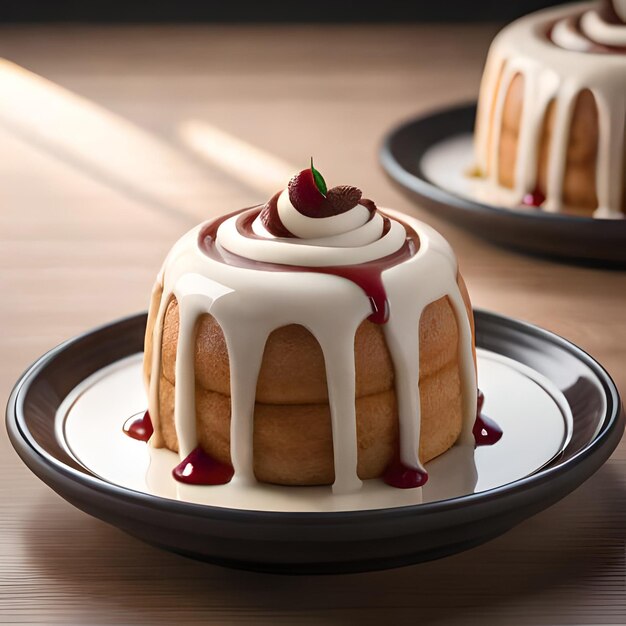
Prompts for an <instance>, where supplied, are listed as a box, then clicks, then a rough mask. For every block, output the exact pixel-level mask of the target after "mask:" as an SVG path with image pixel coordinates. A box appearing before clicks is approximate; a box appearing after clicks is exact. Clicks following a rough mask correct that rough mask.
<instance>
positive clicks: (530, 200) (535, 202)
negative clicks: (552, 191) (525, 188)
mask: <svg viewBox="0 0 626 626" xmlns="http://www.w3.org/2000/svg"><path fill="white" fill-rule="evenodd" d="M545 201H546V196H545V194H544V193H543V192H541V191H540V190H539V189H535V190H534V191H532V192H531V193H527V194H526V195H525V196H524V199H523V200H522V204H523V205H524V206H532V207H537V208H539V207H540V206H542V205H543V203H544V202H545Z"/></svg>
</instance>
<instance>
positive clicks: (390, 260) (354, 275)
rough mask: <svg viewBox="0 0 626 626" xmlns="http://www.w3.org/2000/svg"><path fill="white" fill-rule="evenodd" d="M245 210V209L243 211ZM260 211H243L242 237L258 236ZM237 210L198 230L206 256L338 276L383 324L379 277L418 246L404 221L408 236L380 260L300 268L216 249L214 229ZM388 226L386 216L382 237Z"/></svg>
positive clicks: (382, 290)
mask: <svg viewBox="0 0 626 626" xmlns="http://www.w3.org/2000/svg"><path fill="white" fill-rule="evenodd" d="M245 210H246V209H244V211H245ZM260 210H261V209H259V210H257V211H252V212H251V213H249V214H247V215H245V214H244V215H242V216H241V217H240V218H239V220H238V221H237V229H238V230H239V232H240V233H241V234H242V236H244V237H249V238H252V239H258V238H259V237H258V236H257V235H256V234H255V233H254V232H253V230H252V223H253V222H254V220H255V219H256V217H257V216H258V214H259V212H260ZM238 213H241V211H237V213H231V214H230V215H225V216H224V217H221V218H218V219H216V220H213V221H212V222H209V223H208V224H207V225H206V226H205V227H204V228H203V229H202V230H201V231H200V236H199V241H198V245H199V247H200V249H201V250H202V251H203V252H204V253H205V254H206V255H207V256H209V257H211V258H212V259H215V260H217V261H220V262H221V263H226V264H228V265H234V266H236V267H245V268H248V269H256V270H263V271H266V272H316V273H318V274H332V275H334V276H341V277H342V278H346V279H348V280H351V281H352V282H353V283H354V284H356V285H358V286H359V287H360V288H361V289H362V290H363V291H364V292H365V293H366V295H367V296H368V298H369V299H370V302H371V305H372V313H371V315H370V316H369V317H368V319H369V320H370V321H371V322H374V323H375V324H385V323H386V322H387V320H388V319H389V313H390V311H389V302H388V300H387V293H386V292H385V287H384V284H383V280H382V273H383V272H384V271H385V270H386V269H389V268H390V267H393V266H394V265H398V264H399V263H402V262H403V261H405V260H406V259H409V258H411V257H412V256H415V254H416V253H417V251H418V250H419V246H420V241H419V237H418V235H417V233H416V232H415V231H414V230H413V229H412V228H411V227H410V226H408V225H406V224H403V226H404V227H405V229H406V233H407V237H406V240H405V242H404V244H403V245H402V247H401V248H400V249H399V250H397V251H396V252H394V253H393V254H390V255H388V256H386V257H383V258H382V259H376V260H374V261H369V262H368V263H361V264H358V265H340V266H331V267H303V266H299V265H282V264H280V263H265V262H262V261H253V260H251V259H246V258H245V257H242V256H239V255H238V254H233V253H232V252H229V251H228V250H225V249H224V248H218V246H217V245H216V243H215V240H216V237H217V229H218V228H219V226H220V224H222V222H224V221H225V220H227V219H229V218H231V217H233V215H237V214H238ZM389 228H390V222H389V220H388V219H387V218H385V226H384V229H383V235H382V236H385V235H386V234H387V232H388V230H389Z"/></svg>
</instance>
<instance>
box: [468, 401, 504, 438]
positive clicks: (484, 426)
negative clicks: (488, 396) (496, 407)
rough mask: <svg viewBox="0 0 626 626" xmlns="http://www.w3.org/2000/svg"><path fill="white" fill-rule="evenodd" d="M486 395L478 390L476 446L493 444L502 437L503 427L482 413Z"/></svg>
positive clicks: (475, 423) (474, 430)
mask: <svg viewBox="0 0 626 626" xmlns="http://www.w3.org/2000/svg"><path fill="white" fill-rule="evenodd" d="M484 402H485V396H484V395H483V392H482V391H480V390H479V391H478V405H477V407H476V421H475V422H474V428H473V429H472V433H473V434H474V439H475V441H476V446H477V447H478V446H492V445H493V444H494V443H498V441H500V439H501V438H502V429H501V428H500V426H498V425H497V424H496V423H495V422H494V421H493V420H492V419H491V418H489V417H487V416H486V415H483V414H482V410H483V404H484Z"/></svg>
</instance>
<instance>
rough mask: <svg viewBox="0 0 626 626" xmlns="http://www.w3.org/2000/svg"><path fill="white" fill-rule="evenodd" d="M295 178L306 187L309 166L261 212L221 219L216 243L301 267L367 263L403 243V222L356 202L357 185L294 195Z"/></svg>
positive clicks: (239, 252) (252, 256) (256, 257)
mask: <svg viewBox="0 0 626 626" xmlns="http://www.w3.org/2000/svg"><path fill="white" fill-rule="evenodd" d="M303 175H304V176H303ZM298 177H301V179H304V181H305V182H304V183H300V184H301V185H310V182H307V181H308V180H309V179H311V176H310V174H309V170H303V172H300V174H298V175H296V176H295V177H294V179H292V182H290V185H289V188H288V189H286V190H283V191H282V192H279V193H278V194H276V195H275V196H274V197H273V198H272V199H271V200H270V201H269V202H268V203H267V204H266V205H265V207H263V209H262V210H261V211H259V210H258V208H256V209H249V210H248V211H246V212H244V213H242V214H239V215H234V216H232V217H230V218H229V219H227V220H225V221H224V222H223V223H222V224H221V225H220V226H219V228H218V231H217V236H216V242H217V244H218V245H219V246H221V247H222V248H224V249H225V250H227V251H229V252H231V253H233V254H237V255H239V256H242V257H244V258H246V259H250V260H253V261H258V262H262V263H277V264H281V265H299V266H304V267H331V266H344V265H357V264H361V263H368V262H370V261H375V260H378V259H381V258H383V257H386V256H389V255H391V254H393V253H394V252H397V251H398V250H399V249H400V248H401V247H402V246H403V245H404V243H405V241H406V230H405V228H404V226H403V225H402V224H401V223H400V222H398V221H396V220H393V219H391V218H389V217H387V216H385V215H384V214H383V213H381V212H380V211H378V209H376V206H375V205H374V203H373V202H371V201H370V200H361V198H360V196H361V192H360V191H359V190H358V189H356V188H354V187H341V188H334V189H331V190H330V191H328V193H327V195H324V194H321V192H319V190H317V189H313V190H311V189H305V191H304V192H303V193H302V194H301V195H299V194H298V191H297V190H296V191H295V192H294V186H295V185H297V184H298V182H297V181H298ZM294 180H295V181H296V183H294V182H293V181H294ZM335 190H338V191H335ZM309 193H310V195H306V194H309ZM316 193H320V197H319V198H318V197H317V196H316V195H315V194H316ZM301 196H304V197H305V198H312V200H310V202H312V203H313V204H314V203H315V202H318V203H319V204H318V209H319V214H320V216H316V215H315V210H314V209H312V208H311V206H310V205H307V206H305V207H304V209H303V207H302V200H301ZM333 198H338V199H337V200H333ZM255 211H256V212H257V213H258V214H257V215H256V217H255V213H254V212H255ZM253 218H254V219H253ZM277 233H278V234H277Z"/></svg>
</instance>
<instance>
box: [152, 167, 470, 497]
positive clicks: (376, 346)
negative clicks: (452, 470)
mask: <svg viewBox="0 0 626 626" xmlns="http://www.w3.org/2000/svg"><path fill="white" fill-rule="evenodd" d="M144 375H145V383H146V387H147V390H148V402H149V416H150V419H151V422H152V426H151V428H150V431H149V432H152V429H153V434H152V437H151V439H150V444H151V445H153V446H156V447H163V446H164V447H166V448H168V449H170V450H172V451H175V452H177V453H178V455H179V457H180V464H179V465H178V466H177V467H176V468H173V470H174V476H175V478H176V479H177V480H179V481H182V482H189V483H195V484H223V483H227V482H229V481H244V482H248V483H250V482H254V481H258V482H263V483H272V484H278V485H298V486H304V485H330V484H332V485H333V491H334V492H336V493H351V492H354V491H355V490H358V489H359V488H360V486H361V484H362V481H363V480H368V479H377V478H383V479H384V480H385V481H386V482H387V483H388V484H389V485H392V486H395V487H404V488H406V487H419V486H421V485H422V484H424V482H425V480H426V478H427V474H426V471H425V469H424V463H426V462H428V461H429V460H431V459H433V458H435V457H436V456H438V455H440V454H442V453H444V452H445V451H446V450H448V449H449V448H450V447H451V446H452V445H453V444H454V443H455V442H457V441H458V440H471V437H472V427H473V425H474V421H475V417H476V406H477V388H476V369H475V354H474V328H473V317H472V310H471V305H470V301H469V297H468V294H467V291H466V288H465V285H464V283H463V279H462V277H461V275H460V274H459V272H458V267H457V261H456V258H455V256H454V253H453V252H452V249H451V248H450V246H449V245H448V243H447V242H446V241H445V240H444V239H443V237H442V236H441V235H439V234H438V233H437V232H436V231H434V230H433V229H432V228H430V227H429V226H427V225H426V224H424V223H422V222H420V221H418V220H415V219H413V218H410V217H408V216H405V215H401V214H399V213H396V212H394V211H391V210H384V211H383V210H379V209H378V208H377V207H376V205H375V204H374V202H373V201H371V200H368V199H365V198H363V197H362V194H361V191H360V190H358V189H356V188H355V187H350V186H340V187H334V188H332V189H328V188H327V186H326V183H325V181H324V179H323V177H322V175H321V174H320V173H319V172H318V171H317V170H316V169H315V168H314V167H313V163H311V167H310V168H307V169H305V170H302V171H301V172H300V173H298V174H297V175H296V176H294V177H293V178H292V180H291V181H290V182H289V184H288V187H287V189H285V190H282V191H280V192H278V193H276V194H275V195H274V196H273V197H272V198H271V199H270V200H269V201H268V202H267V203H266V204H265V205H259V206H255V207H252V208H249V209H244V210H242V211H237V212H235V213H232V214H229V215H226V216H222V217H220V218H217V219H213V220H211V221H209V222H206V223H204V224H201V225H199V226H197V227H196V228H194V229H193V230H191V231H190V232H189V233H187V234H186V235H184V236H183V237H182V238H181V239H180V240H179V241H178V242H177V243H176V244H175V245H174V247H173V248H172V250H171V252H170V253H169V255H168V256H167V258H166V260H165V262H164V265H163V267H162V269H161V272H160V273H159V275H158V278H157V281H156V283H155V286H154V290H153V294H152V299H151V303H150V309H149V315H148V323H147V328H146V338H145V356H144ZM142 428H143V426H142ZM142 432H143V431H142Z"/></svg>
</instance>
